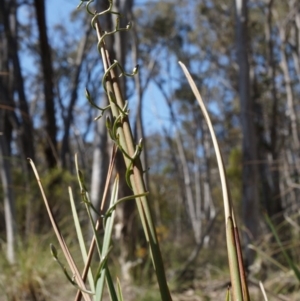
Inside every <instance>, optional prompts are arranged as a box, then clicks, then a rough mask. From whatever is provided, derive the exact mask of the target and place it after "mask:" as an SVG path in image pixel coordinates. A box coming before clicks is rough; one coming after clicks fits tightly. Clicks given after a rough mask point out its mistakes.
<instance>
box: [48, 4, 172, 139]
mask: <svg viewBox="0 0 300 301" xmlns="http://www.w3.org/2000/svg"><path fill="white" fill-rule="evenodd" d="M140 2H141V1H139V3H140ZM78 3H79V1H74V0H47V1H46V13H47V23H48V33H49V37H50V38H52V39H55V32H54V31H53V26H54V25H55V24H70V26H68V30H70V31H72V26H71V23H70V19H69V17H70V13H71V11H72V10H74V9H76V6H77V5H78ZM73 33H74V34H76V31H75V32H74V30H73ZM129 80H131V79H129ZM83 92H84V91H83ZM79 95H80V91H79ZM144 97H145V98H144V100H143V101H144V106H143V119H144V120H143V122H144V126H145V129H146V134H150V133H152V132H155V131H161V130H162V127H163V126H169V125H170V123H169V121H168V120H169V114H168V109H167V106H166V104H165V101H164V99H163V97H162V96H161V95H160V92H159V91H158V89H157V88H156V86H155V85H153V84H150V85H149V87H148V89H147V91H146V93H145V96H144ZM129 102H131V110H132V111H134V108H133V107H134V105H133V103H134V102H135V101H134V97H133V99H130V100H129Z"/></svg>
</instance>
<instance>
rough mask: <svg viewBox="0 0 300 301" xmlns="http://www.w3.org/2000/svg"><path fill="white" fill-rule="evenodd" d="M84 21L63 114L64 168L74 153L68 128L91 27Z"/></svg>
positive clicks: (62, 156) (71, 121)
mask: <svg viewBox="0 0 300 301" xmlns="http://www.w3.org/2000/svg"><path fill="white" fill-rule="evenodd" d="M86 22H87V25H86V29H85V33H84V35H83V37H82V39H81V41H80V42H79V45H78V49H77V54H76V59H75V62H74V66H73V67H72V69H73V72H72V75H71V89H70V102H69V105H68V108H67V112H66V114H65V116H64V135H63V138H62V146H61V162H62V167H63V168H66V167H67V166H68V167H69V168H70V167H71V166H70V165H71V162H72V161H73V160H71V156H72V155H74V154H72V153H71V152H70V142H69V137H70V128H71V125H72V123H73V118H74V116H73V113H74V106H75V104H76V101H77V98H78V84H79V79H80V73H81V68H82V64H83V61H84V59H85V55H86V47H87V42H88V38H89V36H90V33H91V29H92V27H91V26H90V24H89V23H88V21H87V20H86ZM68 163H69V164H68Z"/></svg>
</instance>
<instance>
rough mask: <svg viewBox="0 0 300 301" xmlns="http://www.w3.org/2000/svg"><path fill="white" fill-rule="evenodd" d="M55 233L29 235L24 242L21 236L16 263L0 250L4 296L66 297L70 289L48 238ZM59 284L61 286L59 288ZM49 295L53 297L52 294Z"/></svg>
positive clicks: (19, 297)
mask: <svg viewBox="0 0 300 301" xmlns="http://www.w3.org/2000/svg"><path fill="white" fill-rule="evenodd" d="M52 239H53V237H51V238H50V237H46V235H43V237H42V236H41V235H39V236H31V237H27V242H26V243H24V242H22V241H21V240H20V239H19V240H18V242H19V243H18V244H17V250H16V258H17V261H16V263H15V264H14V265H11V264H9V263H8V262H7V261H6V259H5V258H6V256H5V254H4V253H3V250H1V252H0V270H1V275H0V291H1V297H3V298H5V299H2V298H0V299H1V300H3V301H4V300H5V301H6V300H7V301H10V300H40V301H42V300H53V301H54V300H63V298H65V297H66V296H67V295H68V294H69V293H70V290H69V289H68V287H65V288H64V287H63V286H62V284H63V283H65V284H66V283H67V282H66V281H65V278H64V277H63V275H62V274H61V273H60V272H59V271H58V270H57V269H56V266H55V265H54V264H53V259H52V257H51V255H50V253H49V242H50V241H51V240H52ZM57 288H59V289H57ZM49 296H50V298H49Z"/></svg>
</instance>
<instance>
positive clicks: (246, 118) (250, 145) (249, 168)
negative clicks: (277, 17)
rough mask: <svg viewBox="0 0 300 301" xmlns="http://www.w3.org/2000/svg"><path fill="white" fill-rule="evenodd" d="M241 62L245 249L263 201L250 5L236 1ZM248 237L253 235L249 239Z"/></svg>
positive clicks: (249, 253) (253, 234)
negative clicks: (253, 94) (252, 84)
mask: <svg viewBox="0 0 300 301" xmlns="http://www.w3.org/2000/svg"><path fill="white" fill-rule="evenodd" d="M235 8H236V34H237V59H238V65H239V74H238V77H239V97H240V106H241V124H242V133H243V142H242V144H243V150H242V152H243V159H242V160H243V172H242V180H243V187H242V208H243V220H244V223H245V226H246V228H247V234H245V235H244V238H245V245H246V246H247V245H248V243H250V241H251V240H252V239H255V238H257V236H258V225H259V210H258V208H259V205H258V204H259V199H258V180H257V175H258V173H257V166H256V162H257V145H256V135H255V134H256V133H255V124H254V120H255V116H254V104H253V99H252V97H251V92H250V75H249V62H248V33H247V19H248V12H247V1H246V0H235ZM248 233H249V234H250V235H248ZM246 258H247V260H248V263H249V264H251V263H252V261H253V259H254V253H253V252H252V251H250V250H249V249H248V248H247V249H246Z"/></svg>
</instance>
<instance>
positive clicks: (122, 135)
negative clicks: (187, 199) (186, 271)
mask: <svg viewBox="0 0 300 301" xmlns="http://www.w3.org/2000/svg"><path fill="white" fill-rule="evenodd" d="M95 28H96V31H97V36H98V41H99V43H100V41H102V42H101V44H100V49H99V50H100V54H101V56H102V61H103V66H104V71H105V72H107V71H108V69H109V67H110V66H111V62H110V58H109V54H108V51H107V50H106V48H105V43H104V42H103V39H102V34H101V29H100V24H99V21H98V20H97V22H95ZM105 74H106V73H105ZM105 80H106V84H105V85H106V86H105V88H106V91H107V93H108V98H109V102H110V106H111V112H112V115H113V117H114V118H115V120H116V119H117V118H118V117H119V115H120V110H119V108H124V106H125V101H124V99H123V97H122V95H121V92H120V88H119V83H118V78H117V77H116V74H115V71H114V69H113V68H111V69H110V71H109V74H108V75H107V77H106V79H105ZM117 137H118V144H119V145H120V146H121V148H122V149H121V150H122V153H123V157H124V161H125V164H126V167H127V168H132V171H131V173H130V176H129V179H130V183H131V185H132V190H133V192H134V194H135V195H144V196H140V197H136V204H137V208H138V212H139V215H140V218H141V221H142V225H143V229H144V232H145V236H146V239H147V241H148V243H149V247H150V251H151V252H150V253H151V256H152V262H153V265H154V269H155V272H156V276H157V281H158V284H159V288H160V293H161V297H162V300H166V301H168V300H172V298H171V294H170V291H169V288H168V284H167V280H166V275H165V270H164V265H163V260H162V256H161V252H160V248H159V244H158V240H157V234H156V230H155V227H154V223H153V218H152V214H151V211H150V207H149V200H148V198H147V196H146V193H147V191H146V188H145V183H144V179H143V168H142V165H141V161H140V158H139V156H137V157H136V158H135V159H134V162H133V160H131V159H130V158H128V155H129V156H130V157H133V156H134V153H135V150H136V148H135V145H134V142H133V136H132V131H131V128H130V124H129V122H128V118H127V116H124V117H123V118H122V122H121V123H120V126H119V127H118V128H117ZM125 153H126V155H125Z"/></svg>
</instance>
